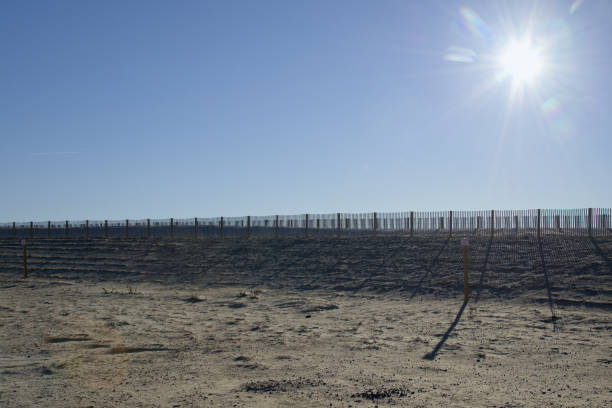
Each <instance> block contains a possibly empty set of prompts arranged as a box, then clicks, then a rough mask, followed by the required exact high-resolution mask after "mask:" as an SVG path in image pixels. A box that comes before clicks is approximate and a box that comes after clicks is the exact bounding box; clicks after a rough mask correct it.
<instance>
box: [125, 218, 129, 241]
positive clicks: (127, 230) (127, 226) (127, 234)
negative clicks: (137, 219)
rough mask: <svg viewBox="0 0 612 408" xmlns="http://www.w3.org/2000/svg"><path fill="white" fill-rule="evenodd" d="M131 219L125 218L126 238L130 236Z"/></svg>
mask: <svg viewBox="0 0 612 408" xmlns="http://www.w3.org/2000/svg"><path fill="white" fill-rule="evenodd" d="M129 229H130V220H125V239H128V238H129V236H130V235H129Z"/></svg>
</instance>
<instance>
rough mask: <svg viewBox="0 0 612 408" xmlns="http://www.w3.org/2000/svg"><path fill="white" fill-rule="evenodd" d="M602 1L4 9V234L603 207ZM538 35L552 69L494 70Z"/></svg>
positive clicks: (610, 7)
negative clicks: (9, 224)
mask: <svg viewBox="0 0 612 408" xmlns="http://www.w3.org/2000/svg"><path fill="white" fill-rule="evenodd" d="M610 21H612V3H610V2H609V1H597V0H586V1H584V2H581V1H555V2H552V1H543V2H531V1H529V2H520V1H512V2H493V1H482V2H479V1H462V2H454V1H438V2H435V1H432V2H429V1H427V2H416V1H354V0H351V1H308V2H303V1H286V0H285V1H257V2H256V1H216V2H205V1H194V2H189V1H181V2H168V1H161V2H155V1H146V2H144V1H143V2H137V1H129V2H124V1H105V2H93V1H90V2H83V1H74V2H68V1H55V2H47V1H42V2H35V1H28V2H23V1H4V2H2V3H1V4H0V27H1V29H0V30H1V34H0V53H1V54H0V55H2V63H1V64H0V90H1V92H0V138H1V142H2V143H1V151H0V155H1V157H2V158H1V160H0V185H1V186H2V190H3V191H2V200H0V220H1V221H12V220H18V221H27V220H30V219H32V220H47V219H52V220H54V219H58V220H62V219H85V218H89V219H105V218H108V219H114V218H116V219H120V218H146V217H150V218H167V217H177V218H180V217H193V216H198V217H207V216H221V215H225V216H231V215H247V214H252V215H256V214H258V215H265V214H276V213H280V214H293V213H305V212H311V213H314V212H336V211H344V212H365V211H393V210H397V211H399V210H438V209H456V210H460V209H489V208H495V209H521V208H538V207H541V208H571V207H588V206H594V207H597V206H608V207H609V206H610V204H611V203H612V188H611V185H610V175H611V174H612V161H611V160H610V152H611V151H612V142H611V138H610V129H611V128H612V127H611V126H612V115H610V108H609V105H608V104H609V101H610V98H611V96H610V95H611V94H612V79H611V75H610V72H611V71H610V67H612V64H611V63H612V52H611V51H612V41H611V39H612V24H610ZM525 35H528V36H529V38H531V39H532V44H533V47H534V48H535V47H537V48H538V55H539V58H540V59H541V60H542V61H545V64H546V66H545V68H544V69H542V72H540V73H539V75H538V76H537V77H535V78H533V79H530V81H529V82H523V83H517V82H518V81H516V80H515V78H513V77H512V76H509V75H508V73H507V72H504V70H503V67H500V66H499V62H498V61H499V58H498V55H499V54H500V53H503V50H504V49H505V46H506V44H507V43H508V42H509V41H510V40H511V39H512V38H523V37H524V36H525Z"/></svg>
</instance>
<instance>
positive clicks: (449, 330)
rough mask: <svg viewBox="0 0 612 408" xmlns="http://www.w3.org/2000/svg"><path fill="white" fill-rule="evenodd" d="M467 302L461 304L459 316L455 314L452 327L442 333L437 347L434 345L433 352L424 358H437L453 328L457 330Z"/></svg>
mask: <svg viewBox="0 0 612 408" xmlns="http://www.w3.org/2000/svg"><path fill="white" fill-rule="evenodd" d="M467 304H468V302H467V301H465V302H463V304H462V305H461V308H460V309H459V312H457V316H455V320H453V322H452V323H451V325H450V327H449V328H448V329H447V330H446V333H444V335H442V338H441V339H440V341H439V342H438V344H436V347H434V349H433V350H432V351H431V352H429V353H427V354H425V355H424V356H423V359H425V360H433V359H435V358H436V356H437V355H438V352H439V351H440V349H441V348H442V346H444V343H446V340H448V337H449V336H450V335H451V333H452V332H453V330H455V327H456V326H457V324H458V323H459V320H461V315H462V314H463V311H464V310H465V307H466V306H467Z"/></svg>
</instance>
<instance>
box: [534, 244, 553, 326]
mask: <svg viewBox="0 0 612 408" xmlns="http://www.w3.org/2000/svg"><path fill="white" fill-rule="evenodd" d="M538 249H539V252H540V261H541V262H542V271H543V272H544V279H545V281H546V293H547V295H548V306H549V307H550V320H551V322H552V324H553V330H556V329H557V326H556V322H557V319H558V317H557V316H556V315H555V307H554V302H553V298H552V292H551V290H550V279H549V278H548V269H547V268H546V262H545V260H544V251H543V249H542V238H540V237H538Z"/></svg>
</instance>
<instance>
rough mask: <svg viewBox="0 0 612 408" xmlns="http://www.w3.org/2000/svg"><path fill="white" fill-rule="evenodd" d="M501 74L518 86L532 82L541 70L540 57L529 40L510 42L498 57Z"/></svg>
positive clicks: (541, 62)
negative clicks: (507, 76)
mask: <svg viewBox="0 0 612 408" xmlns="http://www.w3.org/2000/svg"><path fill="white" fill-rule="evenodd" d="M498 63H499V66H500V68H501V69H502V71H503V73H504V74H506V75H509V76H510V77H512V79H513V80H514V81H515V82H517V83H520V84H523V83H528V82H531V81H533V80H534V79H535V78H536V77H537V76H538V75H539V74H540V73H541V72H542V70H543V65H544V64H543V61H542V56H541V55H540V54H539V52H538V50H537V49H536V48H534V47H533V46H532V45H531V41H530V40H529V39H523V40H520V41H517V40H514V41H511V42H510V43H509V44H508V45H507V46H506V48H505V49H504V50H503V52H502V53H501V55H500V56H499V59H498Z"/></svg>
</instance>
